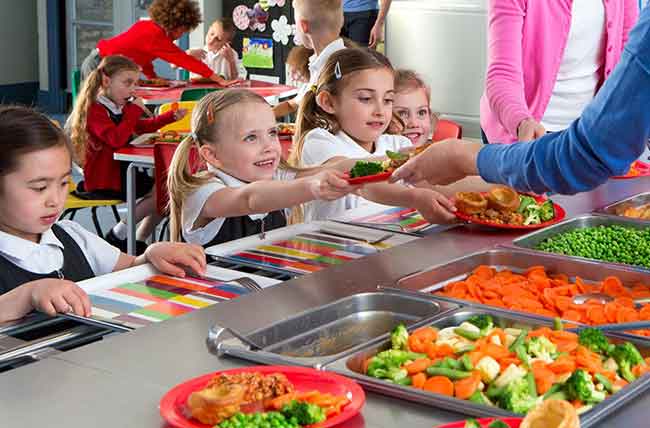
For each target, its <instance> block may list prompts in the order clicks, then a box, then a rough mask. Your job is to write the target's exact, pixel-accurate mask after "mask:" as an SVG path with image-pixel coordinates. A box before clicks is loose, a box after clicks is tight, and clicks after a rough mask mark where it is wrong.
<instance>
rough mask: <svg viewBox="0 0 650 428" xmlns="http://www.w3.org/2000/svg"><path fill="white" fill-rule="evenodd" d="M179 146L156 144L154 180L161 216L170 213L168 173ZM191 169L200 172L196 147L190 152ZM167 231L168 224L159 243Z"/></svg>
mask: <svg viewBox="0 0 650 428" xmlns="http://www.w3.org/2000/svg"><path fill="white" fill-rule="evenodd" d="M177 147H178V144H176V143H156V144H155V145H154V146H153V164H154V179H155V186H156V211H158V214H159V215H161V216H166V215H168V213H169V209H168V207H167V204H168V203H169V191H168V190H167V173H168V171H169V165H170V164H171V162H172V158H173V157H174V152H175V151H176V148H177ZM189 164H190V165H189V168H190V171H191V172H192V173H195V172H196V171H198V170H199V168H200V166H201V161H200V157H199V152H198V151H197V149H196V147H192V150H191V151H190V162H189ZM165 229H166V224H165V225H163V227H162V229H161V231H160V238H159V239H158V240H159V241H160V240H162V237H163V236H164V233H165Z"/></svg>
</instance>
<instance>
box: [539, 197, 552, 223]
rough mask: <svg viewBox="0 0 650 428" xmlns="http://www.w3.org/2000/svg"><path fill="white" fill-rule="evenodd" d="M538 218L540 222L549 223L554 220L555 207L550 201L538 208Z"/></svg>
mask: <svg viewBox="0 0 650 428" xmlns="http://www.w3.org/2000/svg"><path fill="white" fill-rule="evenodd" d="M539 217H540V219H541V220H542V221H549V220H553V219H554V218H555V206H554V205H553V201H551V200H550V199H548V200H546V201H545V202H544V203H543V204H542V205H540V206H539Z"/></svg>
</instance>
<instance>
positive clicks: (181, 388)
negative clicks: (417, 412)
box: [160, 366, 366, 428]
mask: <svg viewBox="0 0 650 428" xmlns="http://www.w3.org/2000/svg"><path fill="white" fill-rule="evenodd" d="M246 372H260V373H262V374H265V375H266V374H271V373H283V374H284V375H285V376H286V377H287V379H289V382H291V383H292V384H293V386H294V387H295V388H296V391H312V390H318V391H320V392H322V393H328V392H329V393H330V394H334V395H345V396H347V397H348V399H349V400H350V403H348V405H347V406H345V407H344V408H343V411H342V412H341V413H339V414H338V415H336V416H333V417H331V418H328V419H327V420H325V422H322V423H320V424H317V425H309V427H318V428H327V427H332V426H334V425H338V424H340V423H342V422H344V421H347V420H348V419H350V418H351V417H353V416H354V415H356V414H357V413H359V410H361V407H363V403H364V402H365V401H366V395H365V393H364V392H363V389H361V387H360V386H359V385H358V384H357V383H356V382H354V381H352V380H350V379H348V378H346V377H343V376H339V375H337V374H334V373H329V372H323V371H320V370H315V369H310V368H304V367H288V366H251V367H243V368H239V369H232V370H223V371H218V372H215V373H209V374H206V375H203V376H199V377H196V378H194V379H190V380H188V381H186V382H183V383H181V384H179V385H176V386H175V387H173V388H172V389H170V390H169V391H167V393H166V394H165V395H164V396H163V398H162V399H161V400H160V415H161V416H162V417H163V419H165V420H166V421H167V423H169V424H170V425H171V426H174V427H177V428H212V425H206V424H202V423H201V422H199V421H197V420H195V419H192V418H191V417H189V416H187V415H186V408H185V403H186V402H187V397H189V395H190V394H191V393H192V392H194V391H198V390H200V389H203V388H204V387H205V385H207V383H208V381H209V380H210V379H212V378H213V377H214V376H215V375H218V374H231V375H232V374H238V373H246Z"/></svg>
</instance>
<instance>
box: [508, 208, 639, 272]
mask: <svg viewBox="0 0 650 428" xmlns="http://www.w3.org/2000/svg"><path fill="white" fill-rule="evenodd" d="M610 225H618V226H626V227H632V228H635V229H647V228H649V227H650V225H648V224H647V223H646V222H644V221H640V220H635V219H631V218H626V217H612V216H604V215H593V214H586V215H582V216H579V217H574V218H572V219H569V220H565V221H563V222H561V223H558V224H555V225H553V226H549V227H546V228H544V229H540V230H538V231H535V232H532V233H529V234H527V235H524V236H522V237H520V238H516V239H514V240H513V241H512V244H509V245H506V246H514V247H516V248H525V249H528V250H531V251H535V252H539V253H543V254H552V253H547V252H544V251H540V250H537V249H536V248H537V246H538V245H539V244H540V243H541V242H542V241H544V240H545V239H547V238H550V237H551V236H555V235H558V234H560V233H564V232H568V231H571V230H575V229H584V228H587V227H597V226H610ZM562 256H563V257H568V258H572V259H579V260H595V259H587V258H584V257H578V256H568V255H562ZM598 262H599V263H601V264H613V265H618V266H632V265H627V264H623V263H615V262H607V261H602V260H599V261H598ZM635 267H637V268H638V269H644V270H645V268H643V267H640V266H635Z"/></svg>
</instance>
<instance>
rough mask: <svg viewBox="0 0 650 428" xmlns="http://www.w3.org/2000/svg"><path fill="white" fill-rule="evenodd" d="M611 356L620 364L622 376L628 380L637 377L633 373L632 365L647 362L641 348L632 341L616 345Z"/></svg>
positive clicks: (631, 380) (619, 368)
mask: <svg viewBox="0 0 650 428" xmlns="http://www.w3.org/2000/svg"><path fill="white" fill-rule="evenodd" d="M611 356H612V358H614V361H616V364H618V370H619V371H620V373H621V376H623V379H625V380H626V381H628V382H633V381H634V380H635V379H636V376H634V374H632V367H634V366H636V365H637V364H645V362H644V361H643V357H642V356H641V353H640V352H639V350H638V349H636V346H634V345H633V344H632V343H630V342H625V343H621V344H619V345H616V346H615V347H614V349H613V350H612V352H611Z"/></svg>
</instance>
